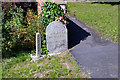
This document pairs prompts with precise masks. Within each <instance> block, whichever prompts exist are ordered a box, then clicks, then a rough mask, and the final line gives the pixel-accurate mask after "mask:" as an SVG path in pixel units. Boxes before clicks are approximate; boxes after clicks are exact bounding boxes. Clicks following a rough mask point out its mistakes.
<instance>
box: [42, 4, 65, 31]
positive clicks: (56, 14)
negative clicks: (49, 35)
mask: <svg viewBox="0 0 120 80" xmlns="http://www.w3.org/2000/svg"><path fill="white" fill-rule="evenodd" d="M41 9H42V12H41V14H40V15H41V18H42V24H43V27H44V29H46V26H47V25H48V24H49V23H50V22H52V21H55V20H59V21H61V22H63V23H64V21H65V19H66V14H65V13H64V10H63V9H62V8H61V7H60V5H59V4H55V3H52V2H45V4H44V5H43V6H42V7H41Z"/></svg>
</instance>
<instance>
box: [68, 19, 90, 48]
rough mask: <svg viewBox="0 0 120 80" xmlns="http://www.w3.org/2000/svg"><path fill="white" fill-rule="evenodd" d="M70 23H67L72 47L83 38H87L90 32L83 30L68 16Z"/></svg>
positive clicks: (70, 46)
mask: <svg viewBox="0 0 120 80" xmlns="http://www.w3.org/2000/svg"><path fill="white" fill-rule="evenodd" d="M67 21H68V22H69V24H67V26H66V27H67V29H68V48H69V49H70V48H72V47H74V46H76V45H77V44H79V43H80V41H81V40H85V39H86V38H87V37H88V36H90V33H88V32H86V31H85V30H83V29H82V28H81V27H80V26H78V25H77V24H75V23H74V22H73V21H71V20H70V19H68V18H67Z"/></svg>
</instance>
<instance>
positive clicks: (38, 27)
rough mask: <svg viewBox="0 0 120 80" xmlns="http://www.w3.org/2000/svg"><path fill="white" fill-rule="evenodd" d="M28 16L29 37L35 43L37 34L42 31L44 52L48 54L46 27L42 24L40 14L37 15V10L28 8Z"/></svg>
mask: <svg viewBox="0 0 120 80" xmlns="http://www.w3.org/2000/svg"><path fill="white" fill-rule="evenodd" d="M26 17H27V21H28V31H27V32H29V33H28V35H30V36H29V39H30V40H31V41H33V43H35V35H36V33H37V32H40V34H41V39H42V41H41V42H42V43H41V45H42V46H41V48H42V54H46V53H47V49H46V36H45V29H44V27H43V25H42V22H41V18H40V16H37V15H35V12H33V11H32V10H30V9H28V12H27V15H26Z"/></svg>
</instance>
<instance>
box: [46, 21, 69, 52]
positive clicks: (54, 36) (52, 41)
mask: <svg viewBox="0 0 120 80" xmlns="http://www.w3.org/2000/svg"><path fill="white" fill-rule="evenodd" d="M67 39H68V38H67V28H66V26H65V25H63V24H62V23H61V22H59V21H53V22H51V23H50V24H49V25H48V26H47V29H46V43H47V50H48V54H51V53H60V52H63V51H66V50H67V49H68V40H67Z"/></svg>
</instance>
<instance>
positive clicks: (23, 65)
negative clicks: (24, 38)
mask: <svg viewBox="0 0 120 80" xmlns="http://www.w3.org/2000/svg"><path fill="white" fill-rule="evenodd" d="M21 54H25V55H23V56H19V57H11V58H9V59H7V58H6V59H3V61H2V64H3V65H2V78H85V76H84V75H83V74H82V73H81V71H80V67H79V66H78V65H77V63H76V61H75V60H74V59H73V58H72V54H71V53H69V52H64V53H61V54H59V55H54V56H46V57H44V58H42V59H40V60H38V61H36V62H31V58H30V54H31V53H25V52H21Z"/></svg>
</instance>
